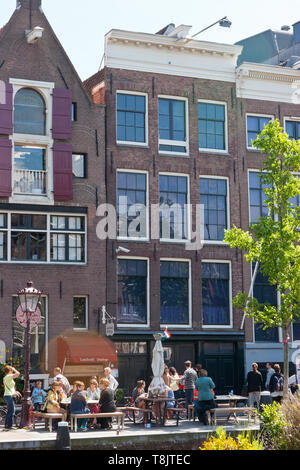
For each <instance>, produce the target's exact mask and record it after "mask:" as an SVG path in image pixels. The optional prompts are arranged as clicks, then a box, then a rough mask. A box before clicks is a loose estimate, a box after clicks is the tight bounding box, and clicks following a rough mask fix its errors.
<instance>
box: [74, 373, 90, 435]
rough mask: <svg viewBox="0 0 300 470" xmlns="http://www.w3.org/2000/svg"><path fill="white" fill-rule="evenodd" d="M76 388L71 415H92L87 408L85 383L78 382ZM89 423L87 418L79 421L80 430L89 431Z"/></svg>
mask: <svg viewBox="0 0 300 470" xmlns="http://www.w3.org/2000/svg"><path fill="white" fill-rule="evenodd" d="M76 386H77V387H76V390H75V391H74V393H73V394H72V398H71V404H70V413H71V414H77V415H80V414H87V413H90V409H89V408H88V407H87V401H86V394H85V393H84V383H83V382H79V381H77V382H76ZM87 422H88V420H87V419H86V418H82V419H78V427H79V429H81V430H82V431H87V430H88V428H87Z"/></svg>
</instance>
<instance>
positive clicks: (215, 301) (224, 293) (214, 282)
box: [202, 263, 230, 325]
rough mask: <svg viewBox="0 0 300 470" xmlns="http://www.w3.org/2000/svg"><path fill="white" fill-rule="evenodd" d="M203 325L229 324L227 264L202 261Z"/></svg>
mask: <svg viewBox="0 0 300 470" xmlns="http://www.w3.org/2000/svg"><path fill="white" fill-rule="evenodd" d="M202 314H203V325H229V323H230V307H229V265H228V264H225V263H202Z"/></svg>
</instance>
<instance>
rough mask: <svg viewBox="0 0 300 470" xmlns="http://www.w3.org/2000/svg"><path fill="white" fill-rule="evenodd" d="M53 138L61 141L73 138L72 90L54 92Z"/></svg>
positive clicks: (55, 89)
mask: <svg viewBox="0 0 300 470" xmlns="http://www.w3.org/2000/svg"><path fill="white" fill-rule="evenodd" d="M52 137H53V139H60V140H69V139H71V138H72V91H71V90H65V89H60V88H54V90H53V113H52Z"/></svg>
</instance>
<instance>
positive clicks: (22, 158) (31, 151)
mask: <svg viewBox="0 0 300 470" xmlns="http://www.w3.org/2000/svg"><path fill="white" fill-rule="evenodd" d="M14 166H15V169H16V170H37V171H38V170H41V171H44V170H45V150H43V149H40V148H30V147H18V146H15V155H14Z"/></svg>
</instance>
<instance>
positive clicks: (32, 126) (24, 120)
mask: <svg viewBox="0 0 300 470" xmlns="http://www.w3.org/2000/svg"><path fill="white" fill-rule="evenodd" d="M14 109H15V111H14V132H15V133H16V134H34V135H45V129H46V113H45V102H44V100H43V98H42V96H41V95H40V94H39V93H38V92H37V91H35V90H33V89H32V88H22V89H21V90H19V91H18V92H17V94H16V96H15V102H14Z"/></svg>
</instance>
